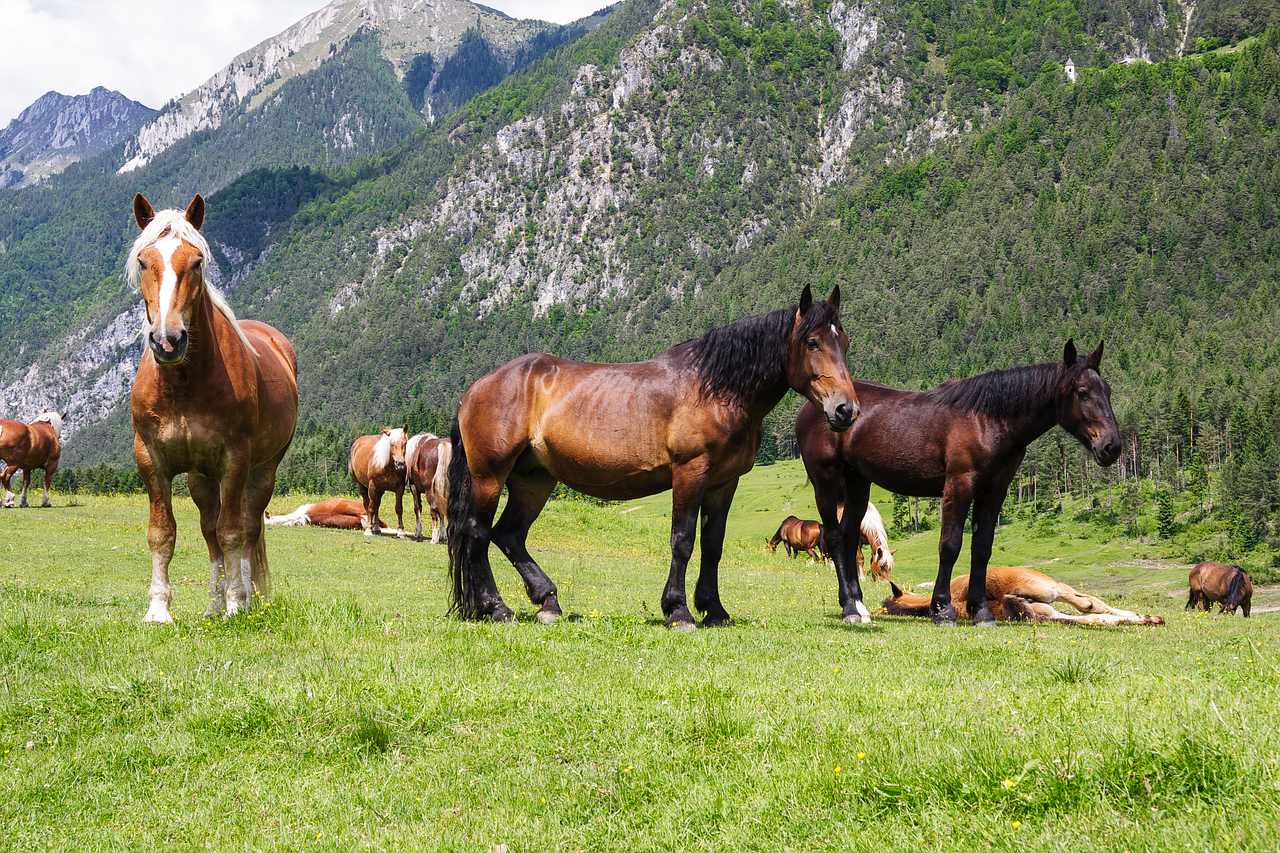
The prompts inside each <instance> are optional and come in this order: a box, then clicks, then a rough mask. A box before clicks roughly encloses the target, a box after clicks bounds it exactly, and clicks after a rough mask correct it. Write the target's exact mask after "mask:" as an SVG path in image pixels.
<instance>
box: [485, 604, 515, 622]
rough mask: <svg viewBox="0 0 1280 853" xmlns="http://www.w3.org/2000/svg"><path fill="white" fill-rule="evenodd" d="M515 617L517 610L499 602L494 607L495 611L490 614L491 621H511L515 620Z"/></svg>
mask: <svg viewBox="0 0 1280 853" xmlns="http://www.w3.org/2000/svg"><path fill="white" fill-rule="evenodd" d="M515 618H516V614H515V612H514V611H512V609H511V608H510V607H508V606H507V605H505V604H501V603H499V604H498V606H497V607H495V608H493V612H492V613H490V614H489V621H490V622H511V621H514V620H515Z"/></svg>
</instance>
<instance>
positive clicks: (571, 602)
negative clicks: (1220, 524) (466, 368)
mask: <svg viewBox="0 0 1280 853" xmlns="http://www.w3.org/2000/svg"><path fill="white" fill-rule="evenodd" d="M875 497H876V496H873V499H874V498H875ZM878 497H879V501H878V502H879V503H880V506H881V508H882V511H884V512H885V514H886V515H887V514H888V512H887V509H888V501H887V498H885V496H883V495H880V496H878ZM55 502H56V504H57V506H55V507H54V508H52V509H46V510H40V509H28V510H6V511H4V512H3V513H0V518H2V519H3V524H4V529H5V532H6V535H5V537H4V545H3V546H0V547H3V549H4V551H3V553H4V554H5V556H6V558H7V559H6V560H5V563H4V568H3V570H0V674H2V676H3V690H2V691H0V849H6V850H70V849H75V850H121V849H142V848H147V849H173V850H187V849H219V850H226V849H245V850H342V851H349V850H363V849H369V850H420V849H445V850H469V851H491V850H493V849H494V848H495V847H497V846H498V845H506V846H507V848H508V849H509V850H510V851H513V853H519V852H520V851H545V850H568V851H575V850H627V851H633V850H643V851H648V850H654V851H674V850H702V849H706V850H724V849H743V850H797V851H801V850H803V851H808V850H847V849H856V850H877V851H883V850H895V849H903V848H907V847H910V848H912V849H915V850H939V851H949V850H987V849H1008V850H1014V849H1016V850H1024V849H1035V850H1059V849H1060V850H1064V851H1065V850H1070V851H1080V850H1107V851H1120V850H1129V851H1141V850H1184V849H1193V850H1275V849H1276V844H1277V841H1276V839H1277V838H1278V837H1280V829H1278V828H1280V781H1278V780H1277V773H1278V772H1280V757H1278V754H1277V750H1276V749H1275V747H1274V730H1275V725H1276V724H1275V721H1276V720H1277V719H1278V718H1280V655H1278V654H1277V651H1278V650H1280V636H1278V634H1277V621H1276V619H1277V617H1276V616H1275V614H1273V613H1267V612H1257V610H1255V615H1254V618H1251V619H1248V620H1245V619H1241V618H1240V617H1238V616H1237V617H1235V618H1225V617H1224V618H1221V619H1217V618H1213V617H1212V616H1209V615H1207V614H1195V615H1193V614H1190V613H1184V612H1183V610H1182V605H1183V602H1184V601H1185V583H1186V571H1187V568H1188V567H1187V566H1186V565H1182V564H1178V563H1175V562H1172V561H1171V560H1169V559H1168V558H1167V555H1166V554H1163V553H1161V552H1160V549H1159V548H1156V547H1151V546H1147V545H1141V544H1134V543H1130V542H1120V541H1116V542H1103V541H1100V540H1093V539H1086V538H1083V537H1082V536H1081V535H1079V534H1080V533H1081V532H1083V531H1073V530H1072V529H1066V530H1065V533H1066V534H1067V535H1063V534H1064V531H1049V530H1046V529H1045V528H1044V527H1036V528H1034V529H1033V528H1032V527H1031V526H1028V525H1024V524H1021V523H1019V524H1015V525H1013V526H1009V527H1005V528H1002V529H1001V531H1000V533H999V535H998V536H997V539H996V558H995V562H997V563H1003V564H1007V565H1034V566H1037V567H1039V568H1041V570H1044V571H1048V572H1049V573H1051V574H1053V575H1055V576H1057V577H1060V578H1061V579H1063V580H1066V581H1068V582H1070V583H1072V584H1074V585H1077V586H1078V587H1082V588H1084V589H1086V590H1088V591H1089V592H1091V593H1093V594H1095V595H1100V596H1101V597H1103V598H1105V599H1107V600H1108V601H1113V602H1114V603H1120V604H1122V605H1123V606H1126V607H1129V608H1131V609H1136V610H1140V611H1143V612H1151V613H1157V614H1159V615H1162V616H1164V617H1165V619H1166V620H1167V621H1168V624H1167V625H1166V626H1164V627H1161V628H1123V629H1081V628H1071V627H1062V626H1056V625H1050V626H1035V625H1025V624H1024V625H1001V626H999V627H997V628H994V629H987V630H975V629H973V628H972V627H970V626H968V625H962V626H961V627H960V628H958V629H955V630H949V629H939V628H935V627H934V626H933V625H932V624H929V623H927V622H923V621H913V620H906V619H897V618H892V617H887V616H883V615H877V616H876V617H875V623H874V624H873V625H871V626H867V627H850V626H846V625H844V624H843V623H842V622H840V620H839V609H838V607H837V605H836V602H835V582H834V578H833V577H832V571H831V569H830V568H829V567H828V566H823V565H813V564H809V563H807V562H806V561H805V560H803V559H795V560H792V559H788V558H786V557H785V556H783V555H782V554H781V552H779V554H778V555H776V556H770V555H768V554H767V553H766V552H765V551H764V549H763V540H764V539H765V538H767V537H768V536H770V535H771V534H772V533H773V531H774V529H776V527H777V525H778V523H779V522H780V521H781V519H782V518H783V517H784V516H785V515H787V514H790V513H794V514H796V515H800V516H801V517H813V516H814V513H813V497H812V491H811V490H810V489H809V487H808V486H807V485H806V484H805V483H804V473H803V469H802V468H800V467H799V465H798V464H797V463H789V464H779V465H775V466H770V467H767V468H762V469H757V470H756V471H753V472H752V474H751V475H750V476H749V477H748V478H747V479H746V480H745V481H744V484H743V486H742V488H741V489H740V491H739V497H738V500H737V501H736V503H735V509H734V513H733V515H732V517H731V519H730V531H729V542H728V544H727V546H726V551H725V559H724V563H723V566H722V571H721V577H722V595H723V597H724V600H725V604H726V606H727V607H728V608H729V610H730V612H731V613H732V614H733V616H734V618H735V620H736V624H735V625H734V626H733V627H732V628H728V629H723V630H704V631H698V632H696V633H692V634H689V633H672V632H668V631H666V630H664V629H663V628H662V627H661V619H660V617H661V614H660V612H659V608H658V604H657V602H658V597H659V595H660V593H661V589H662V585H663V583H664V581H665V579H666V570H667V564H668V561H669V553H668V550H667V548H668V530H667V527H666V525H667V521H666V517H667V514H668V513H669V510H670V507H669V499H668V498H667V497H665V496H658V497H655V498H652V499H648V500H644V501H637V502H634V503H632V504H628V505H621V506H619V505H614V506H603V507H602V506H596V505H594V504H592V503H589V502H585V501H576V500H564V501H557V502H553V503H552V504H551V505H550V506H549V507H548V509H547V511H546V512H545V513H544V515H543V517H542V518H541V519H540V520H539V523H538V524H537V525H535V527H534V529H533V534H532V536H531V545H532V548H531V550H533V551H534V554H535V556H536V557H537V558H538V559H539V560H540V561H541V562H542V564H543V566H544V568H546V569H547V571H548V572H549V573H550V574H551V576H552V577H553V578H554V579H555V580H556V581H557V583H558V584H559V586H560V588H561V597H560V601H561V604H562V606H563V607H564V608H565V612H566V614H567V618H566V619H564V620H562V621H561V622H559V623H558V624H556V625H553V626H549V627H548V626H542V625H539V624H537V623H536V622H533V621H532V615H533V612H534V610H535V608H534V607H533V606H532V605H530V604H529V603H528V601H526V600H525V599H524V596H523V591H522V586H521V584H520V583H519V580H518V578H517V576H516V575H515V572H514V571H513V570H511V569H510V567H509V565H507V564H506V563H505V561H502V560H501V558H500V557H499V556H498V555H497V554H496V552H495V555H494V557H495V559H494V566H495V570H496V573H497V575H498V579H499V584H500V585H501V587H502V589H503V593H504V595H505V596H506V599H507V602H508V603H509V604H510V605H511V606H512V607H514V608H515V609H516V611H517V613H518V615H519V617H520V618H519V621H517V622H516V623H515V624H510V625H490V624H464V623H459V622H456V621H453V620H450V619H447V618H445V616H444V613H445V610H446V606H447V600H446V596H447V590H448V586H449V584H448V579H447V571H446V566H447V560H446V553H445V548H444V547H443V546H431V545H430V544H426V543H416V542H412V541H408V540H404V541H396V540H394V539H392V538H390V537H379V538H367V537H363V536H359V535H353V534H350V533H343V532H336V531H327V530H319V529H311V528H306V529H302V528H291V529H278V528H271V529H269V531H268V543H269V544H268V548H269V551H270V554H271V560H272V569H273V579H274V590H273V596H272V598H271V600H270V601H269V603H267V604H265V605H262V606H260V607H258V608H257V609H255V610H254V611H252V612H251V613H250V614H249V615H247V616H243V617H240V618H236V619H233V620H230V621H227V622H223V621H219V620H205V619H203V618H202V617H201V615H200V614H201V613H202V612H203V610H204V606H205V603H206V589H205V585H206V582H207V578H208V566H207V563H206V555H205V551H204V545H203V542H202V540H201V539H200V536H199V531H198V527H197V524H196V515H195V511H194V508H193V507H192V505H191V504H190V502H189V501H187V502H185V503H180V504H178V506H177V509H178V512H179V546H178V553H177V555H176V557H175V560H174V565H173V568H172V576H173V579H174V582H175V583H174V587H175V589H174V614H175V616H176V618H177V620H178V621H177V623H176V625H174V626H171V627H144V626H143V625H142V624H141V618H142V615H143V613H144V612H145V610H146V600H145V597H146V587H147V582H148V579H149V576H150V558H149V554H148V553H147V550H146V545H145V539H144V537H145V529H144V528H145V519H146V506H145V500H144V499H142V498H135V497H129V498H88V497H80V498H69V497H68V496H66V495H56V496H55ZM301 502H303V500H302V499H301V498H293V499H277V501H275V503H274V504H273V506H272V510H273V511H287V510H290V509H293V508H294V507H295V506H296V505H297V504H298V503H301ZM637 507H639V508H637ZM411 524H412V522H411V520H410V526H411ZM1068 528H1069V526H1068ZM895 544H900V550H899V551H898V554H897V572H896V578H895V579H899V580H900V582H905V583H908V584H912V585H914V584H916V583H919V582H921V581H924V580H931V579H932V578H933V576H934V574H935V573H936V569H937V567H936V559H937V558H936V548H937V533H936V531H932V532H928V533H923V534H920V535H918V536H914V537H910V538H908V539H905V540H903V541H901V543H895ZM962 559H963V562H962V564H961V567H959V568H958V570H957V571H963V570H964V568H963V566H964V565H967V559H968V556H967V550H966V554H965V556H964V557H963V558H962ZM695 560H696V555H695ZM693 576H694V574H693V567H692V566H691V581H690V588H691V589H692V578H693ZM886 591H887V585H885V584H882V583H871V584H869V588H868V591H867V599H868V603H869V604H871V605H872V607H873V609H875V607H876V606H877V605H878V603H879V601H880V599H882V598H883V597H884V595H885V594H886ZM1264 599H1265V596H1259V597H1257V598H1256V599H1255V608H1262V606H1263V604H1262V602H1263V600H1264Z"/></svg>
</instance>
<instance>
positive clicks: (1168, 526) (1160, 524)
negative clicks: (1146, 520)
mask: <svg viewBox="0 0 1280 853" xmlns="http://www.w3.org/2000/svg"><path fill="white" fill-rule="evenodd" d="M1173 529H1174V514H1173V491H1172V490H1171V489H1168V488H1164V489H1161V490H1160V496H1159V497H1158V498H1157V499H1156V530H1157V531H1158V532H1159V533H1160V538H1161V539H1168V538H1169V537H1170V536H1172V535H1173Z"/></svg>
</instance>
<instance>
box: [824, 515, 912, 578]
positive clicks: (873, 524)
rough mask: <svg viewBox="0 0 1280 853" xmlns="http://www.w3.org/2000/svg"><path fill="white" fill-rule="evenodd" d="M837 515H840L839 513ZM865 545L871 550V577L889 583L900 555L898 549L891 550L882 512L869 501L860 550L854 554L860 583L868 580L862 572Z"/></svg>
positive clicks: (860, 540)
mask: <svg viewBox="0 0 1280 853" xmlns="http://www.w3.org/2000/svg"><path fill="white" fill-rule="evenodd" d="M836 514H837V515H840V513H839V512H837V513H836ZM863 545H866V546H868V547H869V548H870V549H871V569H870V574H871V576H872V577H874V578H879V579H880V580H882V581H887V580H888V579H889V578H890V577H891V576H892V575H893V555H894V554H896V553H898V549H897V548H895V549H893V550H892V551H890V550H889V533H888V531H886V530H885V529H884V519H883V518H881V517H880V510H878V509H876V505H875V504H873V503H871V501H867V511H866V513H864V514H863V516H862V531H861V535H860V536H859V537H858V550H857V552H856V553H855V554H854V557H855V559H856V561H857V563H858V581H859V582H861V581H863V580H864V579H865V578H866V575H865V574H864V573H863V571H862V567H863V564H864V561H863V556H862V546H863Z"/></svg>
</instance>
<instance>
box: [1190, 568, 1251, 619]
mask: <svg viewBox="0 0 1280 853" xmlns="http://www.w3.org/2000/svg"><path fill="white" fill-rule="evenodd" d="M1188 581H1189V582H1190V585H1191V597H1190V598H1188V599H1187V606H1186V607H1184V608H1183V610H1186V609H1189V608H1190V609H1198V610H1208V609H1209V608H1210V607H1211V606H1212V605H1213V602H1215V601H1220V602H1222V606H1221V607H1220V608H1218V613H1220V614H1221V613H1233V614H1234V613H1235V612H1236V608H1237V607H1239V608H1240V612H1241V613H1243V614H1244V618H1246V619H1248V618H1249V610H1250V608H1251V607H1252V603H1253V581H1252V580H1250V578H1249V575H1248V573H1247V572H1245V570H1244V569H1242V568H1240V567H1239V566H1235V565H1231V566H1227V565H1223V564H1222V563H1213V562H1206V563H1201V564H1200V565H1198V566H1196V567H1195V568H1194V569H1192V570H1191V574H1190V576H1189V577H1188Z"/></svg>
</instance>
